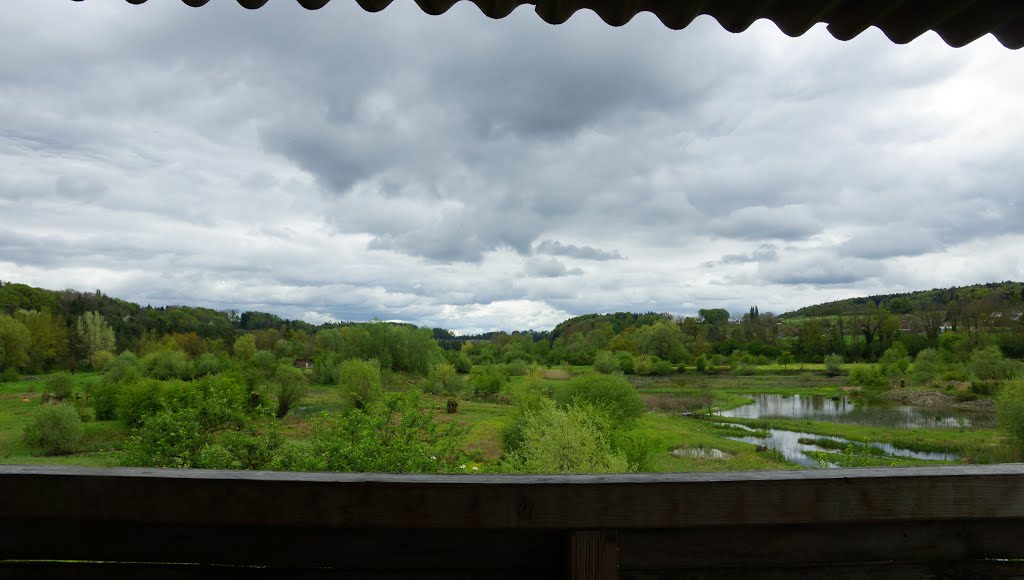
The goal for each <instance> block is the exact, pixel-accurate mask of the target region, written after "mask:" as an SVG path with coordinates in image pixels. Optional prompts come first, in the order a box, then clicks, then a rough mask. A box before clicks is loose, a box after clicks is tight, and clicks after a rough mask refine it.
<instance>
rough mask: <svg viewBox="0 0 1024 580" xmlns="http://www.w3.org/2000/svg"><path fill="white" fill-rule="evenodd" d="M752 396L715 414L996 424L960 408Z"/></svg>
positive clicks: (913, 425)
mask: <svg viewBox="0 0 1024 580" xmlns="http://www.w3.org/2000/svg"><path fill="white" fill-rule="evenodd" d="M751 398H753V399H754V402H753V403H751V404H749V405H744V406H742V407H736V408H735V409H729V410H727V411H719V412H718V413H716V414H717V415H718V416H720V417H741V418H745V419H769V418H785V419H804V420H808V421H825V422H829V423H850V424H856V425H870V426H873V427H892V428H897V429H959V428H964V427H992V426H994V425H995V419H994V418H993V417H992V416H991V414H985V413H971V412H967V411H961V410H959V409H931V408H928V409H926V408H921V407H913V406H910V405H900V404H895V403H890V402H886V401H868V400H866V399H852V398H851V397H846V396H837V397H825V396H821V395H811V396H808V395H751Z"/></svg>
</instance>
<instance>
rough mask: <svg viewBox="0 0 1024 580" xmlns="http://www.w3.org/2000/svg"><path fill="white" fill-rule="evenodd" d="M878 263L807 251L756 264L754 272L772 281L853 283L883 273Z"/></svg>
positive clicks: (881, 266)
mask: <svg viewBox="0 0 1024 580" xmlns="http://www.w3.org/2000/svg"><path fill="white" fill-rule="evenodd" d="M885 271H886V268H885V265H884V264H882V263H881V262H877V261H872V260H864V259H860V258H840V257H836V256H834V255H832V254H828V253H810V254H804V255H798V256H793V257H786V258H783V259H781V260H779V261H778V262H775V263H772V264H759V266H758V274H759V276H760V278H761V279H762V280H764V281H766V282H770V283H773V284H784V285H792V284H811V285H819V286H832V285H839V284H847V285H849V284H854V283H858V282H863V281H865V280H867V279H871V278H877V277H879V276H881V275H883V274H885Z"/></svg>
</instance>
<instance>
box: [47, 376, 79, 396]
mask: <svg viewBox="0 0 1024 580" xmlns="http://www.w3.org/2000/svg"><path fill="white" fill-rule="evenodd" d="M74 387H75V383H74V381H73V380H72V379H71V375H70V374H69V373H54V374H52V375H50V376H49V377H48V378H47V379H46V392H48V393H50V394H51V395H53V396H54V398H56V399H57V400H59V401H63V400H64V399H66V398H68V397H69V396H71V392H72V391H73V390H74Z"/></svg>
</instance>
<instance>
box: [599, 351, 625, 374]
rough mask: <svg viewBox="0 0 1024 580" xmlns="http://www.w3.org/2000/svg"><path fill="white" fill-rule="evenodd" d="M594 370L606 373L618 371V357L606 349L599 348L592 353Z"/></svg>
mask: <svg viewBox="0 0 1024 580" xmlns="http://www.w3.org/2000/svg"><path fill="white" fill-rule="evenodd" d="M594 370H595V371H597V372H599V373H603V374H606V375H608V374H611V373H617V372H619V359H618V358H616V357H615V355H614V354H612V353H611V352H609V351H607V350H599V351H597V353H596V354H595V355H594Z"/></svg>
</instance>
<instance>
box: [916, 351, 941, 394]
mask: <svg viewBox="0 0 1024 580" xmlns="http://www.w3.org/2000/svg"><path fill="white" fill-rule="evenodd" d="M943 368H944V363H943V362H942V355H941V354H939V351H937V350H935V349H934V348H926V349H924V350H922V351H921V352H919V353H917V356H916V357H914V364H913V365H912V366H911V367H910V378H911V380H912V381H913V382H914V383H916V384H918V385H927V384H929V383H931V382H932V381H934V380H935V379H937V378H938V377H939V376H940V375H941V374H942V371H943Z"/></svg>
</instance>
